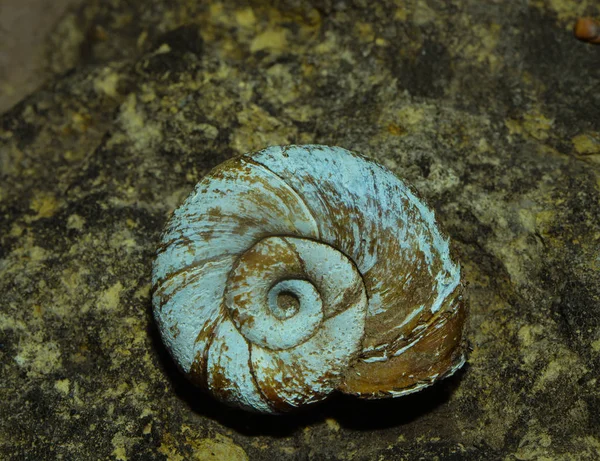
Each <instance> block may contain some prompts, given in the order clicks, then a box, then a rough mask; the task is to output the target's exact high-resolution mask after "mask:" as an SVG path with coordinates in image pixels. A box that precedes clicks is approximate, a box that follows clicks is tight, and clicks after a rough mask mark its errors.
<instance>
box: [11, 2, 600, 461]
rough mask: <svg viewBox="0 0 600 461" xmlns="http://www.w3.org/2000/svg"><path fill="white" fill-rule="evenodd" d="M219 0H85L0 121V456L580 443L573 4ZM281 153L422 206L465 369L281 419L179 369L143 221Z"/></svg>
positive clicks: (587, 161) (583, 190)
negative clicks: (396, 190)
mask: <svg viewBox="0 0 600 461" xmlns="http://www.w3.org/2000/svg"><path fill="white" fill-rule="evenodd" d="M238 3H239V2H233V1H229V0H228V1H224V2H210V5H209V4H208V3H206V2H183V1H178V2H167V1H165V0H151V1H148V2H143V3H142V2H139V3H135V4H134V3H133V2H126V1H124V0H115V1H112V2H88V4H86V5H83V7H82V9H81V11H80V12H79V15H78V17H79V18H80V20H79V21H73V20H72V17H70V19H69V21H71V22H70V23H69V24H70V27H74V26H77V27H81V28H82V29H81V30H80V31H79V32H81V33H73V34H68V35H66V36H65V37H67V38H66V39H68V37H69V36H73V37H76V39H77V40H79V39H80V37H88V38H87V39H86V41H85V43H83V44H80V43H78V44H77V46H81V48H80V49H81V50H82V53H81V55H80V58H79V62H78V63H77V65H76V66H75V67H74V68H73V69H71V70H70V71H68V72H66V73H64V74H63V75H61V76H60V77H58V78H56V79H55V80H53V81H52V82H50V83H48V84H47V85H46V86H45V87H43V88H42V89H40V90H39V91H37V92H36V93H34V94H33V95H31V96H30V97H29V98H27V99H26V100H24V101H22V102H21V103H19V104H18V105H17V106H15V107H14V108H13V109H12V110H11V111H9V112H8V113H6V114H5V115H4V116H2V118H0V123H1V125H0V171H1V174H2V181H1V182H0V216H1V217H2V218H1V219H0V299H1V302H0V305H1V309H0V331H1V335H0V361H1V363H2V387H1V394H0V402H1V403H0V414H2V418H0V455H1V457H2V458H3V459H55V458H56V459H57V458H66V459H105V458H108V459H193V457H194V456H196V457H200V458H199V459H211V458H210V457H207V456H209V452H210V451H211V450H212V448H211V447H213V445H215V446H217V445H218V447H217V448H218V449H215V450H213V451H214V453H217V454H215V455H214V456H215V457H216V458H215V459H218V456H219V455H218V453H225V452H227V450H231V451H232V452H235V456H238V457H239V458H240V459H244V457H245V456H247V457H248V458H249V459H252V460H254V459H256V460H261V459H264V460H270V459H274V458H276V459H282V460H285V459H289V460H293V459H298V460H300V459H354V460H357V459H361V460H362V459H364V460H376V459H434V458H435V457H437V458H438V459H447V458H454V459H466V460H478V459H507V460H517V459H582V460H585V459H596V458H599V457H600V437H599V436H598V434H599V432H600V418H599V416H598V415H599V414H600V391H599V390H598V389H599V383H598V370H599V369H600V219H599V218H598V217H599V216H600V157H599V154H598V149H596V148H595V147H594V146H595V144H594V142H593V141H594V140H597V139H599V137H600V92H599V91H598V88H597V86H598V85H597V82H598V79H599V78H600V67H599V66H598V65H597V61H598V55H597V53H598V50H597V49H596V48H594V47H593V46H591V45H588V44H585V43H581V42H579V41H577V40H576V39H575V38H574V37H573V35H572V31H571V28H572V24H573V22H574V21H575V19H576V18H577V17H578V16H579V15H580V14H581V11H579V10H580V8H579V7H578V5H577V4H576V2H562V3H560V5H559V4H558V3H556V2H555V3H556V4H555V3H552V4H550V3H544V2H535V3H534V2H529V4H528V3H526V2H511V3H506V4H504V3H497V4H496V3H490V4H489V5H486V7H485V8H482V7H480V3H479V2H474V1H471V0H456V1H455V2H452V3H451V4H449V3H448V2H445V1H443V0H431V1H428V2H400V3H398V2H392V1H380V2H360V1H353V2H349V1H347V2H316V1H313V2H300V1H296V0H284V1H282V2H278V3H277V5H278V6H265V5H266V3H265V2H257V1H254V2H250V4H249V5H250V6H244V7H242V6H239V4H238ZM553 8H556V9H553ZM590 8H591V7H590ZM588 13H590V12H589V11H588ZM593 13H594V12H593V11H592V12H591V13H590V14H592V15H593ZM595 16H600V10H596V14H595ZM63 29H64V28H63ZM61 30H62V29H61ZM98 30H101V31H102V34H100V35H101V37H102V39H101V40H100V39H97V37H99V36H100V35H98V34H95V33H90V31H98ZM61 49H62V48H61ZM64 50H66V51H65V52H67V51H68V52H69V53H72V47H70V46H69V44H68V43H65V44H64ZM59 52H60V50H58V51H57V53H59ZM69 56H70V57H69V59H72V54H69ZM55 58H56V60H57V62H66V61H65V60H64V59H60V56H55ZM69 62H70V61H69ZM285 143H298V144H306V143H319V144H330V145H340V146H343V147H346V148H349V149H352V150H356V151H359V152H362V153H364V154H366V155H369V156H371V157H373V158H375V159H376V160H377V161H379V162H381V163H383V164H385V165H386V166H387V167H389V168H390V169H392V170H393V171H394V172H395V173H397V174H398V175H399V176H401V177H403V178H405V179H406V180H407V181H409V182H411V183H413V184H414V185H415V187H416V188H417V189H418V190H419V192H420V193H421V195H422V196H423V197H425V198H426V199H427V200H428V201H429V203H430V204H431V205H432V206H433V207H434V208H435V210H436V212H437V215H438V217H439V220H440V221H441V222H442V223H443V224H444V226H445V228H446V230H447V231H448V233H449V234H450V235H451V237H452V239H453V241H454V243H455V246H456V249H457V254H458V255H459V256H460V257H461V260H462V262H463V268H464V272H465V276H466V280H467V281H468V282H469V291H470V309H471V314H470V319H469V324H468V331H467V336H468V338H469V339H470V341H471V345H472V349H473V350H472V352H471V355H470V359H469V363H468V367H467V368H466V369H465V370H464V372H462V373H461V374H459V375H458V376H456V377H453V378H451V379H448V380H445V381H443V382H441V383H439V384H437V385H436V386H434V387H433V388H431V389H429V390H427V391H424V392H421V393H418V394H415V395H413V396H410V397H405V398H400V399H396V400H392V401H378V402H358V401H356V400H354V399H352V398H343V397H339V398H337V399H333V400H332V401H329V402H327V403H325V404H323V405H320V406H318V407H315V408H312V409H310V410H309V411H307V412H305V413H301V414H300V415H291V416H286V417H282V418H269V417H259V416H255V415H251V414H246V413H242V412H238V411H235V410H232V409H229V408H227V407H223V406H222V405H220V404H218V403H216V402H215V401H213V400H212V399H210V398H209V397H207V396H205V395H203V394H201V393H199V392H198V390H197V389H196V388H194V387H193V386H191V385H190V384H188V383H187V382H186V381H185V380H184V379H183V378H182V377H181V375H180V374H179V372H178V371H177V370H176V369H175V367H174V365H173V363H172V361H171V360H170V358H169V357H168V355H167V353H166V352H165V350H164V348H163V346H162V345H161V342H160V339H159V338H158V336H157V332H156V328H155V326H154V323H153V320H152V315H151V302H150V267H151V261H152V259H153V254H154V251H155V249H156V246H157V244H158V241H159V236H160V232H161V229H162V226H163V225H164V223H165V221H166V219H167V217H168V215H169V213H170V211H171V210H173V209H174V208H175V207H176V206H177V205H178V204H179V203H180V202H181V200H182V199H183V198H184V197H185V196H186V195H187V194H188V193H189V192H190V191H191V189H192V188H193V186H194V184H195V183H196V182H197V181H198V180H199V179H200V178H201V177H202V175H204V174H205V173H206V172H207V171H209V169H210V168H212V167H213V166H214V165H216V164H218V163H220V162H222V161H223V160H225V159H227V158H229V157H231V156H233V155H235V154H238V153H242V152H246V151H251V150H255V149H260V148H262V147H265V146H267V145H273V144H285ZM207 450H208V451H207ZM222 456H225V455H222Z"/></svg>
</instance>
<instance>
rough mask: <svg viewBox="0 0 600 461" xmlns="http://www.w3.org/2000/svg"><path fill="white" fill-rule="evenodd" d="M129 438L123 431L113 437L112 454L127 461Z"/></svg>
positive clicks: (121, 460) (120, 460)
mask: <svg viewBox="0 0 600 461" xmlns="http://www.w3.org/2000/svg"><path fill="white" fill-rule="evenodd" d="M128 442H129V440H128V439H127V437H125V436H124V435H123V434H121V433H116V434H115V435H114V437H113V438H112V445H113V452H112V455H113V456H114V457H115V459H117V460H119V461H127V459H128V458H127V451H126V445H127V444H128Z"/></svg>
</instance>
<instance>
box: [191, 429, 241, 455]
mask: <svg viewBox="0 0 600 461" xmlns="http://www.w3.org/2000/svg"><path fill="white" fill-rule="evenodd" d="M192 456H193V458H192V459H194V460H196V461H220V460H225V459H226V460H228V461H247V460H248V455H247V454H246V452H245V451H244V449H243V448H242V447H240V446H239V445H236V444H235V443H234V442H233V440H231V439H230V438H229V437H225V436H224V435H221V434H217V436H216V437H215V438H212V439H211V438H206V439H202V440H200V441H199V442H198V443H195V444H194V452H193V455H192Z"/></svg>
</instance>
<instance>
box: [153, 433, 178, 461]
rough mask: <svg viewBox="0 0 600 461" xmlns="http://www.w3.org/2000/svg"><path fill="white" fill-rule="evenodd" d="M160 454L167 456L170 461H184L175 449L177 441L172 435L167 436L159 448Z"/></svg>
mask: <svg viewBox="0 0 600 461" xmlns="http://www.w3.org/2000/svg"><path fill="white" fill-rule="evenodd" d="M158 452H159V453H160V454H161V455H165V456H166V457H167V459H168V460H169V461H184V459H185V458H184V457H183V456H181V455H180V454H179V452H178V451H177V447H175V440H174V438H173V436H172V435H170V434H166V435H165V437H164V438H163V441H162V443H161V444H160V446H159V447H158Z"/></svg>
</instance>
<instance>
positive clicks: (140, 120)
mask: <svg viewBox="0 0 600 461" xmlns="http://www.w3.org/2000/svg"><path fill="white" fill-rule="evenodd" d="M118 120H119V123H120V125H121V127H122V128H123V131H124V133H121V132H119V133H116V134H115V135H114V136H113V137H112V138H111V139H110V140H109V141H108V142H107V147H111V146H112V145H113V144H116V143H121V142H123V143H129V144H132V145H133V148H134V149H135V150H137V151H143V150H145V149H149V148H152V146H154V145H156V144H158V143H160V141H161V140H162V137H163V135H162V131H161V129H160V125H159V124H158V123H156V122H150V121H148V120H147V119H146V116H145V114H144V112H143V111H142V110H141V108H140V107H138V104H137V98H136V96H135V94H131V95H130V96H129V97H128V98H127V99H126V100H125V102H124V103H123V104H122V105H121V113H120V114H119V119H118Z"/></svg>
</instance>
